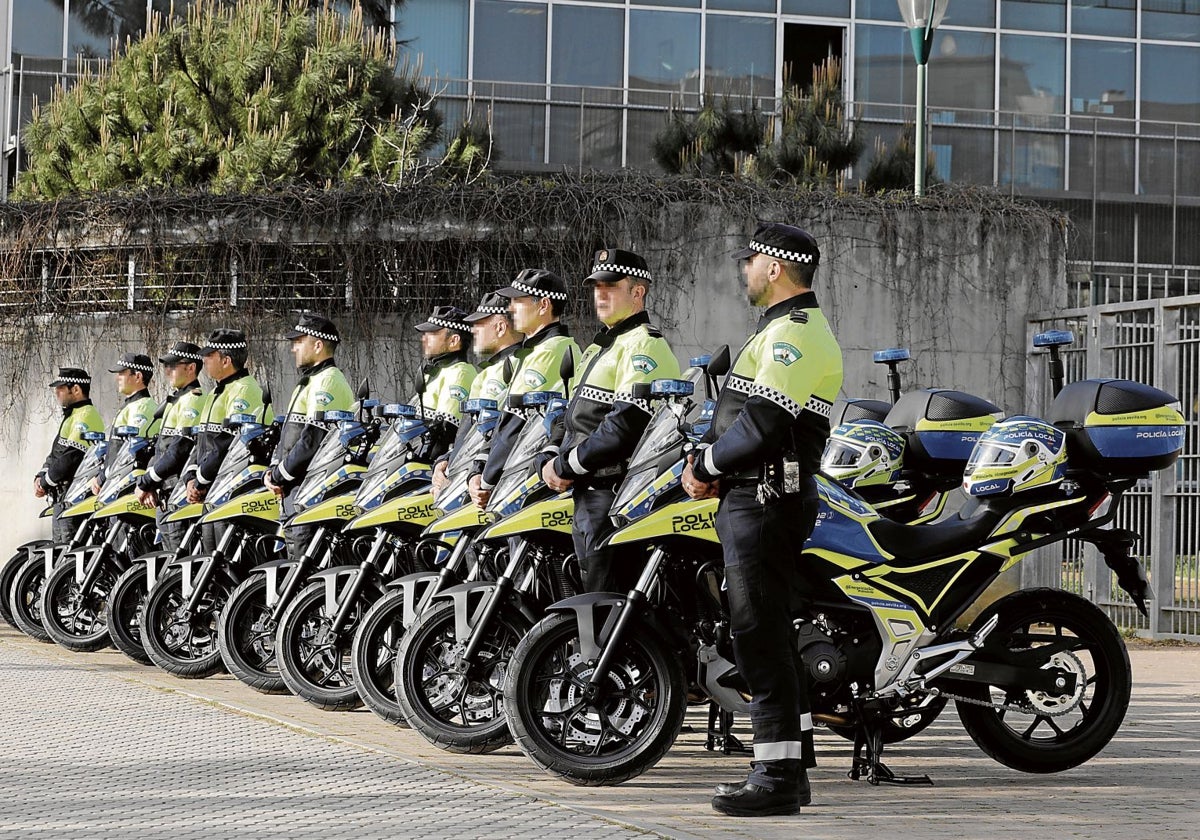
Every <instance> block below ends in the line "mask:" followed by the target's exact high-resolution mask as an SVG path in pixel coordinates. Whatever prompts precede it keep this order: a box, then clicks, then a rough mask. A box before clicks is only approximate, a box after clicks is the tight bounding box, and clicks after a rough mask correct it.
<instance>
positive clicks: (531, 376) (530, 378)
mask: <svg viewBox="0 0 1200 840" xmlns="http://www.w3.org/2000/svg"><path fill="white" fill-rule="evenodd" d="M521 379H522V381H523V382H524V383H525V384H526V385H528V386H529V387H530V388H540V387H542V386H543V385H545V384H546V377H544V376H542V375H541V374H540V373H538V372H537V371H536V370H527V371H525V374H524V376H522V377H521Z"/></svg>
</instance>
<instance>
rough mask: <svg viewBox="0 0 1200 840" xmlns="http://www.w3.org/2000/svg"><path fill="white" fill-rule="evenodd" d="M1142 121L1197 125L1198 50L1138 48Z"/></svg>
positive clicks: (1157, 46)
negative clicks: (1140, 53)
mask: <svg viewBox="0 0 1200 840" xmlns="http://www.w3.org/2000/svg"><path fill="white" fill-rule="evenodd" d="M1142 119H1144V120H1159V121H1161V122H1173V123H1174V122H1182V123H1200V49H1197V48H1195V47H1168V46H1163V45H1161V44H1143V45H1142Z"/></svg>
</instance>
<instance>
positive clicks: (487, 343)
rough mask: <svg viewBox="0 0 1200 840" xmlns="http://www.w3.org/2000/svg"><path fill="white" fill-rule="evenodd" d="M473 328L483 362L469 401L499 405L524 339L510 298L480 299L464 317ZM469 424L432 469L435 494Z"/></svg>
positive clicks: (475, 346) (476, 350) (463, 424)
mask: <svg viewBox="0 0 1200 840" xmlns="http://www.w3.org/2000/svg"><path fill="white" fill-rule="evenodd" d="M463 321H464V322H466V323H467V324H470V325H471V349H472V350H473V351H474V353H475V357H476V358H478V359H479V360H480V365H479V372H478V374H477V375H476V376H475V379H474V380H473V381H472V382H471V391H470V393H468V394H467V399H468V400H479V399H483V400H495V401H496V402H497V403H498V402H500V401H501V400H502V399H503V398H504V395H505V393H507V391H508V377H509V376H510V375H511V372H506V367H507V365H506V364H505V363H506V362H508V360H509V359H513V360H514V361H519V359H520V358H521V357H520V352H521V340H522V339H523V338H524V336H523V335H522V334H521V333H519V332H517V331H516V330H515V329H513V325H512V321H511V320H510V319H509V316H508V298H505V297H502V296H501V295H498V294H496V293H495V292H488V293H487V294H485V295H484V296H483V299H482V300H480V302H479V306H477V307H475V311H474V312H472V313H471V314H470V315H468V316H466V317H465V318H463ZM471 425H472V424H470V423H467V422H461V423H460V424H459V427H458V435H457V436H456V437H455V439H454V445H453V446H451V447H450V451H449V452H447V453H446V454H444V455H442V456H441V457H440V458H438V460H437V463H436V464H434V467H433V492H434V494H435V495H436V494H438V493H440V492H441V491H442V488H443V487H445V486H446V482H447V478H446V469H447V467H448V466H449V464H450V456H451V454H452V453H453V452H454V450H455V449H457V448H458V446H459V445H460V444H461V443H462V442H463V440H464V439H465V438H466V436H467V433H468V432H469V431H470V430H471Z"/></svg>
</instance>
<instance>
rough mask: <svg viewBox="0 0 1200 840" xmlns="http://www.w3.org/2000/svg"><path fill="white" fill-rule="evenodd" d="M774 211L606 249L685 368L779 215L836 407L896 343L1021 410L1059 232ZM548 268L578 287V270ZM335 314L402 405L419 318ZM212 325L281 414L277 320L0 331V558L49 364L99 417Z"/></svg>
mask: <svg viewBox="0 0 1200 840" xmlns="http://www.w3.org/2000/svg"><path fill="white" fill-rule="evenodd" d="M781 212H782V211H779V210H778V209H772V208H769V207H768V208H761V207H760V208H753V215H750V213H747V214H739V217H738V218H732V217H731V214H730V213H729V212H728V211H723V210H719V209H716V208H711V207H698V206H695V205H687V206H679V207H671V208H668V209H667V210H666V211H664V212H663V213H662V214H661V217H660V218H659V219H658V223H657V225H655V226H653V229H651V230H649V231H647V230H642V231H640V232H639V233H638V234H636V235H633V234H631V235H629V236H628V239H627V241H626V242H624V243H621V242H610V243H607V244H610V245H613V246H618V245H625V246H626V247H633V248H635V249H637V250H639V251H640V252H642V253H644V254H646V255H647V257H648V259H649V261H650V263H651V269H652V270H653V271H654V272H655V274H656V275H657V276H658V277H660V278H663V281H662V282H660V283H657V284H656V285H655V287H654V289H653V290H652V292H651V298H650V309H651V313H652V314H653V315H654V317H655V318H656V319H657V320H658V321H659V322H660V323H661V324H662V325H663V327H664V330H665V331H666V333H667V335H668V337H669V338H670V339H671V341H672V344H673V346H674V347H675V350H676V352H677V354H678V355H679V356H680V358H681V360H683V361H686V359H687V357H688V356H690V355H694V354H696V353H698V352H706V351H709V350H712V349H714V348H716V347H719V346H720V345H721V344H729V345H730V346H731V348H732V349H733V350H734V352H736V351H737V349H738V348H739V347H740V346H741V344H742V342H743V341H744V340H745V338H746V336H747V335H748V334H749V332H750V331H751V330H752V329H753V326H754V323H755V321H756V319H757V317H758V312H757V310H752V309H751V307H750V306H749V304H748V302H747V301H746V298H745V295H744V291H743V286H742V281H741V278H740V276H739V274H738V272H737V265H736V263H735V262H734V261H732V260H731V259H729V254H730V253H731V252H732V251H733V250H735V249H736V248H739V247H741V246H742V245H743V244H744V243H745V241H746V238H747V236H748V234H749V233H750V232H751V231H752V230H753V227H754V224H753V221H752V219H753V218H754V216H757V217H759V218H774V219H783V218H786V219H787V221H790V222H793V223H795V224H800V225H802V226H805V227H807V228H808V229H809V230H810V231H811V232H812V233H813V234H814V235H815V236H816V237H817V240H818V242H819V243H820V244H821V248H822V261H821V268H820V270H819V272H818V274H817V286H816V291H817V296H818V299H819V300H820V302H821V305H822V307H823V308H824V309H825V310H826V312H827V313H828V315H829V317H830V320H831V322H832V324H833V328H834V331H835V333H836V335H837V336H838V339H839V341H840V343H841V346H842V348H843V351H844V355H845V361H846V376H845V386H844V394H845V395H846V396H864V397H874V398H881V399H882V398H886V396H887V390H886V384H885V381H884V373H885V369H883V368H881V367H879V366H876V365H873V364H872V362H871V353H872V351H874V350H876V349H880V348H884V347H893V346H904V347H908V348H909V349H910V350H911V351H912V354H913V357H914V360H913V361H912V362H909V363H906V365H905V366H904V369H903V370H902V373H903V377H904V385H905V388H906V389H907V388H913V387H928V386H940V387H953V388H959V389H962V390H966V391H969V392H971V393H974V394H977V395H979V396H982V397H986V398H988V399H990V400H992V401H994V402H996V403H997V404H999V405H1000V406H1001V407H1002V408H1004V409H1005V410H1006V411H1007V412H1009V413H1016V412H1019V411H1021V410H1023V408H1024V406H1023V399H1024V391H1025V356H1026V348H1025V347H1024V342H1025V336H1026V333H1025V329H1026V322H1027V320H1028V318H1029V316H1030V315H1032V314H1033V313H1046V312H1051V311H1054V310H1055V309H1058V308H1061V307H1063V306H1064V305H1065V293H1066V284H1065V277H1066V266H1065V245H1064V241H1063V232H1062V229H1061V227H1060V226H1059V225H1058V224H1057V223H1055V222H1054V221H1053V220H1051V219H1048V218H1047V217H1045V215H1044V214H1042V215H1040V216H1037V217H1036V218H1035V219H1034V220H1033V222H1031V221H1030V220H1029V219H1022V218H1021V217H1020V216H1019V215H1018V216H1016V217H1015V218H1014V220H1013V222H1012V224H1011V225H1010V226H1007V227H1006V226H1005V225H1004V224H998V223H997V218H998V217H997V216H996V215H995V214H992V215H988V216H985V215H984V214H982V213H973V212H969V211H963V210H962V209H957V210H947V211H941V210H921V211H917V210H913V209H911V208H910V209H903V208H901V209H888V210H886V212H885V211H878V212H832V211H825V212H822V213H819V214H814V215H813V217H812V218H795V217H791V218H788V217H787V216H784V215H780V214H781ZM1000 218H1001V219H1002V218H1003V217H1000ZM559 270H560V271H562V272H563V274H564V276H567V277H569V278H570V277H576V278H577V277H582V276H583V275H584V274H585V273H586V266H575V267H559ZM573 272H574V273H573ZM579 288H580V291H581V293H585V292H584V291H583V289H582V287H579ZM582 311H585V312H586V308H583V309H582ZM334 315H335V317H338V318H339V320H340V321H341V328H342V332H343V334H344V335H345V336H347V337H348V339H349V340H348V341H347V342H346V345H345V346H344V347H343V348H342V350H341V351H339V357H340V359H341V361H342V364H343V367H345V368H346V369H347V371H348V373H349V375H350V376H351V379H352V382H355V383H356V382H357V380H358V378H359V377H361V376H363V375H367V374H369V375H370V376H371V379H372V384H373V393H374V394H375V395H378V396H381V397H383V398H385V399H393V398H396V397H402V396H406V395H407V394H410V393H411V386H412V381H413V377H414V376H415V375H416V370H417V367H418V365H419V344H418V342H417V341H416V337H415V334H414V333H413V332H412V331H411V328H410V325H411V324H412V323H413V321H414V319H419V318H418V316H421V317H423V316H424V315H425V313H394V314H390V315H386V316H383V315H377V316H363V317H368V318H369V323H364V322H359V323H354V322H349V321H350V318H349V316H340V315H338V314H337V313H334ZM281 317H284V318H286V317H287V316H281ZM218 324H220V325H228V326H237V327H242V328H244V329H246V330H247V332H248V333H249V334H250V336H251V338H252V346H251V359H252V368H253V369H254V371H255V373H256V374H257V375H258V376H259V377H260V379H262V380H263V381H265V382H268V383H269V384H270V385H271V387H272V389H273V391H274V394H275V402H276V404H277V407H278V409H279V410H283V407H282V406H281V405H280V404H284V403H286V399H287V395H288V394H289V393H290V391H291V388H292V386H293V385H294V383H295V373H294V371H293V370H292V366H291V359H290V356H289V355H288V352H287V345H286V343H285V342H282V341H280V340H278V339H276V338H274V336H277V335H279V333H280V332H281V327H282V321H277V322H263V321H255V322H251V323H243V322H242V320H240V319H239V316H238V314H237V313H236V312H234V313H225V314H216V313H211V314H210V313H203V312H200V313H196V312H192V313H182V314H181V315H180V316H179V317H178V318H177V319H173V318H171V317H168V318H166V319H162V318H158V319H155V318H152V317H150V316H144V315H139V314H137V313H131V314H130V315H126V316H119V317H118V316H95V317H75V318H68V319H65V320H56V321H50V320H40V321H38V322H36V323H22V324H17V325H12V324H10V325H8V326H7V327H3V329H4V330H5V332H6V334H5V335H3V336H0V341H2V343H3V344H4V345H5V346H8V347H10V348H13V351H12V352H8V353H6V354H5V355H4V356H3V357H0V387H3V384H4V383H9V391H10V393H13V392H15V393H25V394H28V395H29V397H28V399H25V400H22V401H19V402H18V403H16V404H13V405H11V406H10V407H9V408H8V410H7V412H6V413H4V415H3V423H2V428H0V476H3V481H2V482H0V506H2V508H0V509H3V510H4V511H5V513H6V516H5V526H6V527H5V529H4V537H5V540H4V542H5V543H6V544H7V545H15V544H17V543H19V542H20V541H22V540H24V539H28V538H32V537H33V536H37V535H40V534H42V533H47V532H48V520H40V521H39V520H37V519H36V518H35V517H36V515H37V513H38V511H39V510H40V509H41V507H42V505H41V504H40V503H39V502H38V501H37V500H35V499H34V498H33V496H32V492H31V479H32V476H33V474H34V473H35V472H36V471H37V469H38V467H39V466H40V464H41V462H42V460H43V458H44V457H45V453H46V452H47V451H48V450H49V447H50V444H51V441H52V439H53V436H54V431H55V428H56V426H57V418H58V410H57V407H56V406H55V405H54V400H53V394H52V393H51V391H50V390H49V389H47V388H45V387H43V386H44V384H45V383H46V382H48V381H49V380H50V379H51V378H53V377H52V374H53V371H54V366H55V365H59V364H74V365H82V366H84V367H87V368H88V369H89V370H90V371H91V372H92V374H93V377H94V380H95V382H96V385H95V387H94V389H93V397H94V401H95V402H96V403H97V405H98V406H99V407H100V410H101V413H102V414H103V415H104V416H105V417H106V418H111V417H112V416H113V414H114V413H115V411H116V409H117V399H116V394H115V389H114V387H113V385H112V377H111V375H110V374H107V373H105V369H106V368H107V367H108V365H109V364H111V362H112V360H114V359H115V358H116V357H117V356H119V354H120V353H121V352H125V351H129V350H138V351H142V350H146V351H149V352H151V353H153V354H154V355H157V354H159V353H161V352H163V350H164V348H165V346H167V345H169V343H170V342H171V341H174V340H176V339H178V338H182V337H186V338H192V339H196V338H198V337H200V336H201V335H202V334H203V331H204V330H207V329H208V328H210V327H212V326H215V325H218ZM572 326H573V329H574V332H575V334H576V336H578V337H579V339H580V343H581V344H585V343H586V341H587V339H588V338H589V337H590V336H591V334H592V333H593V331H594V330H595V329H596V327H597V324H596V322H595V321H593V320H591V319H589V318H587V317H586V316H580V317H577V318H575V319H574V323H573V324H572ZM363 336H370V340H366V339H365V338H363ZM152 391H153V392H154V394H155V396H157V397H160V398H161V396H162V395H163V383H162V382H161V381H156V382H154V383H152Z"/></svg>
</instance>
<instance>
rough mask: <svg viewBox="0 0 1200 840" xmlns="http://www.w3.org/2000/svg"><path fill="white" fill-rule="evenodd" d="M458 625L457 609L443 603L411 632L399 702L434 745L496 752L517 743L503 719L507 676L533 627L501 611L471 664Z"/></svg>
mask: <svg viewBox="0 0 1200 840" xmlns="http://www.w3.org/2000/svg"><path fill="white" fill-rule="evenodd" d="M454 625H455V609H454V604H453V603H450V602H449V601H444V602H442V603H440V604H437V605H436V606H434V607H432V608H431V609H428V610H426V611H425V612H424V613H422V614H421V617H420V618H418V619H417V621H416V622H415V623H414V624H413V626H412V627H410V628H408V632H407V633H405V634H404V638H403V639H402V640H401V642H400V648H399V650H398V651H397V654H396V676H395V685H396V699H397V700H398V701H399V703H400V708H401V709H402V710H403V712H404V716H405V718H406V719H407V720H408V725H409V726H411V727H412V728H413V729H415V730H417V731H418V732H419V733H421V735H423V736H424V737H425V739H426V740H428V741H429V742H430V743H431V744H433V745H434V746H438V747H441V748H442V749H444V750H449V751H450V752H457V753H488V752H493V751H495V750H498V749H500V748H501V747H503V746H505V745H507V744H511V743H512V740H513V739H512V734H511V733H510V732H509V730H508V721H507V720H506V719H505V717H504V676H505V674H506V672H507V670H508V663H509V661H510V660H511V658H512V653H513V650H514V649H515V648H516V646H517V643H518V642H519V641H521V639H522V638H523V637H524V635H525V634H526V633H527V632H528V631H529V622H528V621H527V620H526V619H525V618H524V616H522V615H521V614H520V613H519V612H516V611H515V610H506V609H504V608H503V607H502V608H501V609H500V611H499V613H498V614H497V615H496V616H495V617H494V618H493V619H492V621H491V622H490V624H489V626H488V627H487V630H486V632H487V636H486V638H485V639H484V641H483V643H482V644H481V645H480V646H479V650H478V652H476V654H475V656H474V662H472V663H470V664H468V663H464V662H463V661H462V658H461V657H462V652H463V647H464V645H463V644H460V643H459V642H457V641H456V640H455V637H454Z"/></svg>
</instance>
